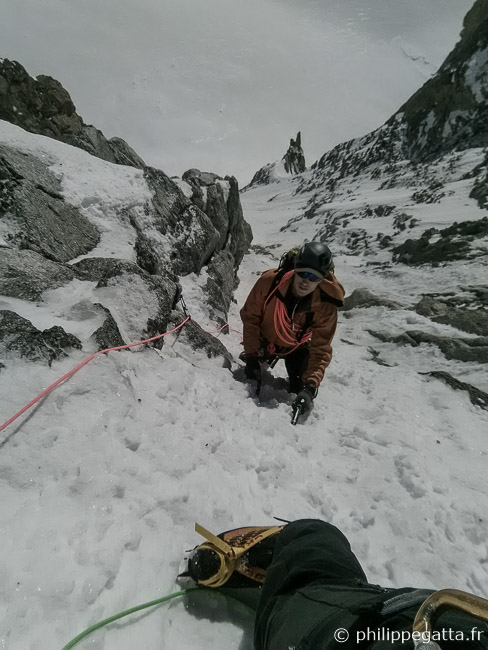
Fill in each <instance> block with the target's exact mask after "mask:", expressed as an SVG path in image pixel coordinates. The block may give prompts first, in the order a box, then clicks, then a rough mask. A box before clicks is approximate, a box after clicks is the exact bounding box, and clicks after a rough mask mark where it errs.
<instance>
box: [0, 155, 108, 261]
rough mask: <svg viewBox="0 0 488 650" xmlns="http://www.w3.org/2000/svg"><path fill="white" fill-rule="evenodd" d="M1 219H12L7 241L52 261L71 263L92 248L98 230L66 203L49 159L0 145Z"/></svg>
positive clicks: (97, 235) (96, 239)
mask: <svg viewBox="0 0 488 650" xmlns="http://www.w3.org/2000/svg"><path fill="white" fill-rule="evenodd" d="M0 217H1V218H2V219H4V220H5V221H8V224H9V232H8V234H7V236H6V240H7V242H8V243H9V244H11V245H12V246H13V247H14V248H20V249H28V250H31V251H35V252H36V253H39V254H40V255H42V256H43V257H45V258H46V259H48V260H52V261H55V262H67V261H68V260H71V259H73V258H75V257H78V256H79V255H83V254H84V253H87V252H88V251H90V250H91V249H92V248H94V247H95V246H96V245H97V244H98V242H99V240H100V233H99V232H98V230H97V229H96V227H95V226H94V225H93V224H92V223H90V221H88V219H87V218H86V217H84V216H83V215H82V214H81V213H80V212H79V210H77V209H76V208H74V207H73V206H71V205H69V204H68V203H66V202H65V201H64V199H63V197H62V195H61V183H60V182H59V180H58V179H57V178H56V177H55V176H54V174H53V173H52V172H50V171H49V170H48V168H47V166H46V164H45V163H43V162H41V161H40V160H38V159H37V158H35V157H34V156H28V155H26V154H22V153H20V152H18V151H15V150H14V149H12V148H10V147H7V146H5V145H0Z"/></svg>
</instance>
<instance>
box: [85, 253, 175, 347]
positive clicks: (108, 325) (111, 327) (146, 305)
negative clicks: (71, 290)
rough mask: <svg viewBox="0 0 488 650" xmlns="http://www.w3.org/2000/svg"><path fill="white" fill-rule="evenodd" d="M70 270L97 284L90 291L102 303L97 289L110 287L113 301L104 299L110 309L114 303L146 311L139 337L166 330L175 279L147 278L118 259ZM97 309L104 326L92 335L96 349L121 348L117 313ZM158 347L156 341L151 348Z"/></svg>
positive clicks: (97, 260) (96, 260)
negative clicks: (144, 321)
mask: <svg viewBox="0 0 488 650" xmlns="http://www.w3.org/2000/svg"><path fill="white" fill-rule="evenodd" d="M73 267H74V269H75V270H76V271H77V273H78V277H80V278H83V279H84V280H89V281H92V282H96V283H97V284H96V287H95V289H94V297H95V299H96V298H97V296H100V301H102V300H104V295H105V296H106V293H107V292H105V294H104V292H103V291H98V290H102V289H105V288H110V289H111V290H112V292H113V294H114V299H112V300H110V296H109V297H108V298H109V304H110V303H111V304H110V306H111V307H113V306H114V305H116V304H117V303H120V305H121V306H122V305H125V304H130V305H132V307H133V308H134V309H139V310H141V311H142V310H144V311H146V312H147V313H146V324H145V327H144V329H143V330H142V331H141V332H140V335H141V336H140V338H151V337H153V336H157V335H158V334H160V333H162V332H164V331H165V330H166V328H167V325H168V321H169V318H170V316H171V312H172V310H173V308H174V307H175V299H176V298H177V297H178V296H179V289H178V285H177V283H176V276H172V277H173V279H172V278H171V277H169V276H168V275H167V274H165V275H150V274H149V273H147V272H146V271H144V270H143V269H141V267H140V266H138V265H137V264H134V263H133V262H129V261H127V260H119V259H107V258H96V257H90V258H87V259H84V260H81V261H80V262H77V263H76V264H74V265H73ZM105 301H107V298H106V297H105ZM138 303H139V305H138ZM99 307H101V308H102V309H103V310H104V312H105V316H106V317H105V321H104V324H103V325H102V326H101V327H100V328H99V329H98V330H97V331H96V332H95V333H94V335H93V336H94V338H95V340H96V341H97V344H98V349H99V350H102V349H104V348H107V347H112V346H117V345H123V344H124V337H123V335H122V333H121V331H120V328H119V326H118V325H117V320H116V318H115V317H114V315H113V314H115V315H116V314H117V310H112V311H113V313H112V311H110V309H107V308H106V307H104V306H103V304H100V305H99ZM127 342H128V341H127ZM162 344H163V341H162V339H160V340H159V342H156V343H155V346H156V347H161V346H162Z"/></svg>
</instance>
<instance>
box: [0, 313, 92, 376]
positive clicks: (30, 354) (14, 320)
mask: <svg viewBox="0 0 488 650" xmlns="http://www.w3.org/2000/svg"><path fill="white" fill-rule="evenodd" d="M72 348H76V349H78V350H79V349H81V342H80V341H79V340H78V339H77V338H76V336H73V334H69V333H67V332H65V331H64V329H63V328H62V327H59V325H55V326H54V327H50V328H49V329H46V330H44V331H42V332H41V331H40V330H38V329H37V328H36V327H34V326H33V325H32V323H31V322H30V321H28V320H27V319H26V318H22V316H19V315H18V314H16V313H15V312H13V311H7V310H5V311H0V351H1V353H2V357H3V358H4V359H9V358H10V357H11V356H12V355H14V356H21V357H24V358H26V359H29V360H31V361H44V362H47V363H48V364H49V365H51V363H52V362H53V361H54V360H55V359H59V358H60V357H63V356H68V355H67V352H66V351H67V350H70V349H72Z"/></svg>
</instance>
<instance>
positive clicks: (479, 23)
mask: <svg viewBox="0 0 488 650" xmlns="http://www.w3.org/2000/svg"><path fill="white" fill-rule="evenodd" d="M487 102H488V2H486V0H477V1H476V2H475V3H474V5H473V7H472V8H471V10H470V11H469V12H468V13H467V14H466V17H465V19H464V29H463V31H462V33H461V40H460V41H459V42H458V43H457V44H456V47H455V48H454V50H453V51H452V52H451V53H450V54H449V56H448V57H447V59H446V60H445V61H444V63H443V64H442V66H441V68H440V69H439V71H438V72H437V74H436V75H434V77H433V78H432V79H429V81H427V82H426V83H425V84H424V86H423V87H422V88H421V89H420V90H419V91H418V92H417V93H415V94H414V95H413V96H412V97H411V98H410V99H409V100H408V101H407V102H406V103H405V104H404V105H403V106H402V107H401V108H400V110H399V111H398V113H399V114H403V120H404V121H405V124H406V131H405V137H406V145H407V150H408V156H407V157H409V158H411V159H412V160H431V159H432V158H434V157H436V156H438V155H440V154H441V153H443V152H446V151H453V150H454V149H468V148H472V147H485V146H487V145H488V114H487V110H486V104H487Z"/></svg>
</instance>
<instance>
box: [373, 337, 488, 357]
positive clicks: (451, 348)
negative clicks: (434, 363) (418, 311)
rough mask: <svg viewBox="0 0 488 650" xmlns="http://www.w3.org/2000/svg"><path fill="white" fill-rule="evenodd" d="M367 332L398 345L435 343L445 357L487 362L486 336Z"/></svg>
mask: <svg viewBox="0 0 488 650" xmlns="http://www.w3.org/2000/svg"><path fill="white" fill-rule="evenodd" d="M369 333H370V334H371V335H372V336H375V337H376V338H378V339H379V340H380V341H383V342H385V343H386V342H388V343H389V342H393V343H399V344H400V345H412V346H413V347H417V346H418V345H421V344H422V343H430V344H431V345H437V347H438V348H439V349H440V350H441V352H442V353H443V354H444V356H445V357H446V359H457V360H458V361H474V362H477V363H488V337H487V336H478V337H477V338H474V339H457V338H449V337H447V336H436V335H435V334H428V333H426V332H421V331H419V330H412V331H408V332H405V333H404V334H400V336H390V335H389V334H385V333H383V332H375V331H372V330H369Z"/></svg>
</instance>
